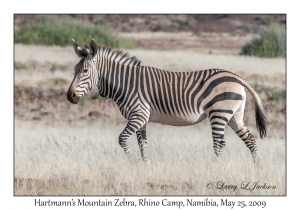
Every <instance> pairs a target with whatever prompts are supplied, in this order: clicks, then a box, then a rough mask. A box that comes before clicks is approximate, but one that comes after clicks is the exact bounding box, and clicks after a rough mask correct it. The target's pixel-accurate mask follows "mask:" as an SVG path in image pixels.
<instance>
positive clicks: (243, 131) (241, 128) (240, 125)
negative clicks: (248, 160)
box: [228, 116, 258, 163]
mask: <svg viewBox="0 0 300 210" xmlns="http://www.w3.org/2000/svg"><path fill="white" fill-rule="evenodd" d="M228 125H229V126H230V127H231V128H232V129H233V130H234V131H235V133H236V134H237V135H238V136H239V137H240V138H241V139H242V141H243V142H244V143H245V144H246V146H247V147H248V148H249V150H250V152H251V154H252V157H253V161H254V163H255V162H256V159H258V149H257V146H256V140H255V138H254V136H253V135H252V133H250V131H249V130H248V128H247V127H246V126H245V124H244V121H243V120H241V119H239V120H238V119H237V118H236V117H235V116H234V117H232V118H231V120H230V121H229V122H228Z"/></svg>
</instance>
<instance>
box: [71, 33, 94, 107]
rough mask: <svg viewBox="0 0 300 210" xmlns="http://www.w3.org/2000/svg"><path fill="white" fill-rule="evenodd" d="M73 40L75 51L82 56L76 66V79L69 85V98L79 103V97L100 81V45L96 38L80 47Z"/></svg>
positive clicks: (74, 102)
mask: <svg viewBox="0 0 300 210" xmlns="http://www.w3.org/2000/svg"><path fill="white" fill-rule="evenodd" d="M72 41H73V47H74V50H75V53H76V54H77V55H78V56H79V57H80V58H81V59H80V61H79V63H78V64H76V65H75V67H74V72H75V74H74V79H73V81H72V83H71V85H70V87H69V90H68V93H67V98H68V100H69V101H70V102H71V103H73V104H77V103H78V101H79V99H80V98H81V97H83V96H84V95H85V94H87V92H88V91H90V90H91V89H92V88H93V87H94V86H95V85H97V83H98V75H97V69H96V58H95V57H96V54H97V49H98V46H97V44H96V42H95V40H94V39H92V40H91V41H90V43H89V46H85V47H80V46H78V45H77V44H76V42H75V41H74V40H73V39H72Z"/></svg>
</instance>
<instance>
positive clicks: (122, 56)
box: [97, 46, 141, 67]
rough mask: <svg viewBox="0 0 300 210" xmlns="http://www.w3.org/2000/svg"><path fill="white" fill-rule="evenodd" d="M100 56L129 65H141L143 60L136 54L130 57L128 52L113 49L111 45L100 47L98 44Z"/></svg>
mask: <svg viewBox="0 0 300 210" xmlns="http://www.w3.org/2000/svg"><path fill="white" fill-rule="evenodd" d="M97 54H100V56H103V57H105V58H108V59H110V60H113V61H115V62H117V63H120V64H124V65H129V66H133V67H135V66H140V64H141V61H140V60H138V59H137V58H136V57H135V56H133V57H130V56H129V55H128V53H124V52H123V51H122V50H113V49H111V48H110V47H100V46H98V52H97Z"/></svg>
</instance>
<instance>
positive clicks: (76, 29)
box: [14, 16, 133, 48]
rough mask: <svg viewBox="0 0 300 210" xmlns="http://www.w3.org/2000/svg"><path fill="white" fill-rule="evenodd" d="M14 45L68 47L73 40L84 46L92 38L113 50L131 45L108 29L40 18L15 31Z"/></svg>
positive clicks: (63, 20) (45, 17)
mask: <svg viewBox="0 0 300 210" xmlns="http://www.w3.org/2000/svg"><path fill="white" fill-rule="evenodd" d="M14 38H15V43H23V44H33V45H59V46H70V45H72V40H71V39H74V40H75V41H76V42H77V43H78V44H80V45H84V44H88V42H89V41H90V40H91V39H92V38H94V39H95V40H96V42H97V43H98V44H99V45H106V46H110V47H115V48H132V47H133V46H132V44H131V43H130V42H129V41H127V40H124V39H120V38H118V37H116V36H114V35H113V34H112V33H111V32H110V30H109V29H107V28H104V27H99V26H95V25H92V24H89V23H83V22H79V21H67V20H65V19H53V18H51V17H48V16H41V17H40V18H38V19H37V21H35V22H32V23H27V24H26V25H24V26H23V27H22V28H21V29H18V30H16V31H15V34H14Z"/></svg>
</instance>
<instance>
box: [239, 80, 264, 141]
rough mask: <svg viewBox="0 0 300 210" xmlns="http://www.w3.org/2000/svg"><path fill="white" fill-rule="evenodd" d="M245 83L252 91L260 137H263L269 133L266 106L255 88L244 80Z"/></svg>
mask: <svg viewBox="0 0 300 210" xmlns="http://www.w3.org/2000/svg"><path fill="white" fill-rule="evenodd" d="M243 83H244V84H243V85H244V86H245V87H246V88H247V89H248V90H249V92H250V93H251V95H252V97H253V99H254V102H255V119H256V128H257V130H258V131H259V134H260V138H261V139H263V138H264V137H265V136H266V135H267V119H266V116H265V112H264V108H263V106H262V104H261V101H260V99H259V97H258V95H257V94H256V92H255V91H254V90H253V88H252V87H251V86H250V85H249V84H248V83H247V82H246V81H243Z"/></svg>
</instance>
